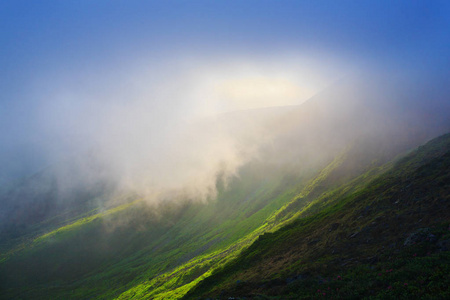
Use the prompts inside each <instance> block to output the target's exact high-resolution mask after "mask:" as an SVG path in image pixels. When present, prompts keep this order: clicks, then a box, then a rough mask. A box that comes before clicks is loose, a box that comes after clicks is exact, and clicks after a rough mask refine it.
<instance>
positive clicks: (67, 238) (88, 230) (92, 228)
mask: <svg viewBox="0 0 450 300" xmlns="http://www.w3.org/2000/svg"><path fill="white" fill-rule="evenodd" d="M362 145H366V146H362ZM366 148H367V143H361V142H360V143H357V142H355V144H354V145H353V146H349V147H347V149H345V150H344V151H343V152H342V153H341V154H339V155H337V156H336V157H335V159H334V160H332V161H331V162H330V163H329V164H328V165H327V166H326V167H325V168H323V169H322V170H321V171H320V172H317V171H315V172H314V171H312V170H310V171H309V173H305V174H300V175H299V174H297V175H295V176H286V174H285V170H282V169H279V170H274V169H272V168H267V167H262V166H260V165H254V166H250V167H248V168H247V169H246V170H243V172H242V174H241V176H240V178H239V179H238V180H235V181H233V182H232V183H231V185H230V186H229V187H228V188H227V189H222V191H221V192H220V195H219V198H218V199H217V201H215V202H212V203H209V204H207V205H204V204H182V205H167V206H165V207H160V208H158V210H157V211H158V213H156V214H155V213H154V211H153V208H152V207H148V206H146V205H143V204H142V203H140V202H139V201H136V202H134V203H133V204H127V205H124V206H121V207H118V208H116V209H114V210H110V211H106V212H103V213H97V214H94V215H92V214H91V215H88V216H86V217H84V218H82V219H79V220H76V221H75V222H73V223H72V224H69V225H67V226H64V227H62V228H59V229H56V230H54V231H52V232H50V233H47V234H45V235H43V236H41V237H40V238H38V239H35V240H33V242H32V243H31V244H30V243H28V244H26V245H25V246H22V247H19V248H18V249H17V248H16V250H17V251H16V252H10V253H9V254H8V255H6V256H4V259H5V260H6V261H5V262H4V263H3V264H2V265H1V266H0V275H1V276H2V277H3V278H2V282H3V286H2V287H3V289H4V292H3V293H1V294H0V296H4V297H6V298H9V297H18V296H19V295H20V296H21V297H25V298H31V297H32V298H48V297H49V296H52V297H60V298H86V297H95V298H96V297H99V298H112V297H119V298H123V299H128V298H155V299H175V298H179V297H182V296H183V295H184V294H185V293H186V292H187V291H188V290H189V289H191V288H192V287H193V286H195V285H196V284H197V283H198V282H199V281H200V280H202V279H204V278H206V277H207V276H209V275H210V274H211V273H212V272H213V271H214V270H215V269H217V268H220V267H222V266H224V265H225V264H226V263H228V262H230V261H231V260H233V259H234V258H235V257H237V255H238V254H239V253H240V252H241V251H242V250H243V249H245V248H247V247H248V246H249V245H251V244H252V243H253V242H254V241H255V240H256V239H257V238H258V237H259V236H260V235H263V234H264V233H266V232H270V231H274V230H276V229H279V228H281V227H282V226H283V225H286V224H288V223H290V222H291V220H293V219H295V218H298V217H299V215H301V214H308V213H311V212H312V211H314V209H316V210H317V209H321V206H323V205H324V204H326V203H327V202H329V201H330V199H332V198H333V197H336V196H338V195H343V194H348V193H350V192H351V191H354V190H356V189H358V188H359V187H360V186H361V184H362V183H361V182H367V181H368V180H369V179H370V178H372V177H373V176H375V175H376V174H379V173H380V172H382V171H383V170H384V169H383V168H379V167H377V166H379V165H381V164H382V163H383V162H384V161H385V160H386V156H387V157H390V156H392V155H393V153H395V151H394V152H393V151H390V152H389V151H388V152H389V153H388V154H386V153H385V152H386V151H385V150H384V149H382V148H380V149H378V152H377V151H375V152H373V149H374V147H372V148H371V151H372V152H373V153H370V154H369V155H367V154H366V152H367V150H368V149H366ZM367 156H369V157H370V160H368V159H367ZM355 162H358V163H355ZM316 169H317V168H316ZM367 170H370V172H368V173H366V174H365V175H364V176H361V177H359V178H358V179H356V180H355V184H353V186H347V187H345V188H342V189H336V187H338V186H341V185H342V184H343V183H345V182H347V181H349V180H352V179H354V178H355V177H356V176H357V175H359V174H361V173H364V172H366V171H367ZM314 173H315V175H314ZM313 175H314V176H313ZM312 176H313V177H312ZM357 183H358V184H357ZM318 196H320V197H318Z"/></svg>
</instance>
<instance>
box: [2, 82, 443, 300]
mask: <svg viewBox="0 0 450 300" xmlns="http://www.w3.org/2000/svg"><path fill="white" fill-rule="evenodd" d="M369 79H370V80H369ZM369 79H368V78H361V79H358V80H354V81H351V82H338V83H336V84H335V85H334V86H332V87H330V88H329V89H328V90H326V91H325V92H323V93H321V94H319V95H317V96H315V97H314V98H312V99H311V100H309V101H308V102H306V103H304V104H302V105H300V106H293V107H287V108H271V109H260V110H250V111H241V112H235V113H228V114H224V115H221V116H220V117H219V120H220V122H222V123H223V124H224V126H226V127H227V128H228V129H229V130H230V132H239V130H240V129H242V128H249V127H251V130H247V131H245V132H250V133H252V134H249V135H245V134H244V135H241V136H239V139H240V140H238V142H242V143H247V144H248V143H252V139H255V140H256V139H264V142H261V141H258V143H256V141H255V145H256V144H257V145H258V149H257V151H256V154H255V157H254V159H252V160H249V161H248V162H247V163H246V164H245V165H244V166H242V167H241V168H240V169H239V173H238V174H237V176H235V177H233V178H231V179H229V181H228V182H225V181H224V179H223V178H222V177H220V176H218V177H217V183H216V187H217V190H218V195H217V198H216V199H211V200H210V201H206V202H201V201H195V199H188V198H177V199H176V200H177V201H173V200H174V199H170V196H167V197H168V198H167V199H165V200H167V201H160V202H155V203H148V202H146V201H144V199H142V198H141V197H140V196H139V195H136V194H135V193H132V192H129V191H126V190H117V189H116V187H115V186H114V183H111V182H109V181H108V180H102V178H103V177H102V176H100V177H98V176H95V177H93V178H95V179H96V180H90V179H89V178H84V179H86V180H85V181H83V180H81V179H83V176H78V177H80V180H79V181H77V180H76V181H70V182H69V183H66V185H63V186H61V184H60V182H61V181H60V180H61V178H64V174H67V172H69V173H70V174H71V175H73V174H76V173H77V172H78V171H79V169H78V167H79V166H80V165H81V166H82V168H88V169H89V170H96V172H100V173H102V172H104V173H105V172H106V173H107V166H103V165H101V164H100V165H98V164H97V162H95V161H91V159H90V158H89V156H87V157H84V156H81V157H78V158H76V159H71V160H68V162H67V163H66V164H63V167H57V168H49V169H48V170H46V171H44V172H42V173H39V174H36V175H34V176H33V177H31V178H28V179H25V180H24V181H23V182H22V183H21V184H18V185H17V186H15V187H14V188H12V189H10V190H9V191H8V192H7V193H4V194H3V195H2V198H1V202H0V203H1V207H0V214H1V215H2V218H1V221H0V249H1V256H0V298H3V299H15V298H16V299H19V298H20V299H49V298H59V299H86V298H104V299H109V298H115V297H117V298H121V299H129V298H145V299H178V298H181V297H183V296H185V297H187V298H193V299H195V298H196V297H210V296H214V297H222V298H224V297H225V298H228V297H244V296H245V297H256V295H259V294H262V295H269V296H270V295H285V296H286V297H288V296H292V297H293V299H297V298H295V297H298V296H301V297H303V296H304V297H306V298H307V297H311V296H315V294H311V293H312V292H311V290H310V288H309V287H311V286H312V287H314V288H316V286H317V289H316V290H319V289H320V290H321V291H322V290H323V288H324V287H325V289H326V290H328V287H329V288H330V290H331V288H337V289H343V291H344V292H343V293H342V296H343V297H347V296H348V297H350V298H351V297H354V298H360V297H364V296H370V295H371V294H367V293H366V290H368V291H369V293H370V290H373V295H378V296H380V297H382V296H384V295H385V294H383V292H382V291H384V290H383V289H384V288H386V289H387V288H388V287H389V286H387V287H385V283H387V282H388V281H382V282H381V283H379V282H378V281H376V283H374V284H373V285H371V284H372V283H371V282H372V281H373V280H372V279H373V278H372V277H370V276H372V275H373V274H374V273H373V272H366V273H365V274H367V276H369V277H367V278H368V279H370V280H372V281H370V280H369V281H368V282H367V283H365V284H366V285H364V284H362V283H360V284H361V285H360V287H358V288H356V287H353V286H352V284H353V282H354V283H355V284H356V283H357V282H359V281H357V280H358V278H357V276H360V277H361V278H366V277H363V276H362V275H361V273H358V272H360V271H358V270H367V268H369V269H370V270H372V269H371V268H373V270H375V269H376V270H382V268H385V267H386V268H387V267H388V266H391V265H390V264H391V262H392V264H394V263H396V264H403V261H402V260H398V261H396V262H394V261H393V260H392V259H391V258H392V257H394V255H399V256H398V257H399V259H400V258H401V259H403V258H404V259H405V260H406V259H407V254H406V253H409V252H407V251H410V250H411V249H413V250H411V251H417V253H419V254H418V255H416V256H419V258H418V259H417V262H419V261H420V262H421V263H422V262H424V263H425V262H427V261H428V260H427V259H429V261H430V266H432V267H430V268H434V267H435V266H436V263H437V262H438V261H439V260H440V259H442V261H443V262H445V261H446V259H447V258H446V257H447V256H446V255H447V253H448V252H446V251H447V250H445V249H446V248H445V247H446V246H445V243H446V242H445V241H446V235H445V233H444V229H445V228H444V227H445V226H448V224H447V225H446V223H445V222H447V221H448V219H446V218H447V217H446V214H445V213H446V212H447V211H448V208H447V207H446V205H447V204H448V201H447V200H448V199H447V198H448V190H447V189H448V184H449V182H448V174H449V172H448V166H447V163H448V162H447V156H448V154H446V153H447V152H448V139H449V138H448V136H444V137H442V138H440V139H438V140H436V141H434V142H431V143H430V144H427V146H424V147H422V148H419V150H413V149H414V148H416V147H418V146H419V145H421V144H423V143H425V142H426V141H428V140H430V139H431V138H433V137H436V136H438V135H440V134H443V133H445V132H448V131H450V118H449V116H448V111H449V110H446V109H447V108H448V102H446V101H443V99H442V97H444V96H443V91H445V89H444V88H443V87H442V86H441V85H438V86H430V85H427V86H425V85H423V86H420V85H418V86H414V87H413V88H410V86H411V85H410V84H409V83H408V84H406V83H405V84H404V85H402V84H401V82H399V81H398V80H397V81H395V80H391V79H392V78H379V77H377V78H369ZM368 81H369V82H370V84H368V83H367V82H368ZM439 91H441V93H440V92H439ZM447 95H448V94H447ZM423 99H426V100H423ZM408 151H413V152H411V153H410V154H408ZM405 155H406V156H405ZM401 157H403V158H401ZM105 170H106V171H105ZM94 173H95V172H94ZM82 174H85V173H82ZM446 174H447V175H446ZM71 178H77V176H75V177H71ZM105 178H107V176H106V177H105ZM63 182H64V181H63ZM416 198H417V199H418V200H415V199H416ZM446 199H447V200H446ZM193 200H194V201H193ZM397 201H398V202H397ZM440 201H443V202H442V203H441V202H440ZM437 203H441V205H442V206H441V207H442V209H441V210H439V209H438V205H437ZM431 215H432V216H433V217H431ZM377 218H378V219H377ZM419 220H420V222H419ZM404 221H405V222H406V221H407V222H408V223H405V222H404ZM386 226H387V227H386ZM432 226H436V227H432ZM421 228H425V229H423V230H424V232H425V231H426V233H422V231H420V230H422V229H421ZM414 234H416V236H419V237H420V236H422V235H424V234H425V236H426V237H429V238H431V235H433V236H434V238H433V243H431V244H427V243H428V242H425V241H421V240H420V238H419V240H420V243H418V246H417V247H422V246H423V247H425V246H426V245H429V246H430V247H431V248H429V249H428V248H426V247H428V246H426V247H425V248H424V249H426V250H427V252H428V250H429V252H430V256H423V253H422V252H420V251H422V250H420V249H422V248H420V249H419V248H417V250H416V248H415V247H416V246H414V245H413V246H412V247H409V246H408V247H407V246H402V245H404V243H405V242H406V239H408V238H409V237H410V240H411V239H415V237H414V236H415V235H414ZM422 242H424V243H422ZM402 243H403V244H402ZM407 244H409V242H408V243H407ZM441 244H442V245H441ZM424 245H425V246H424ZM383 247H384V248H383ZM405 247H406V248H405ZM433 247H434V248H433ZM347 248H349V250H347ZM380 249H381V250H380ZM419 250H420V251H419ZM405 251H406V252H405ZM417 253H416V254H417ZM413 254H414V253H413ZM408 255H409V254H408ZM416 256H415V257H416ZM389 257H391V258H389ZM395 257H397V256H395ZM422 259H424V260H423V261H422ZM407 265H408V263H407V262H405V264H403V265H402V266H407ZM408 266H409V265H408ZM353 267H354V268H356V269H352V268H353ZM413 267H417V266H416V265H415V264H411V268H413ZM390 268H391V267H390ZM390 268H389V270H390ZM405 268H406V267H405ZM392 269H394V268H393V267H392ZM354 270H356V271H354ZM401 270H405V269H401ZM427 270H428V271H429V270H431V269H427ZM442 270H443V271H445V270H446V269H442ZM428 271H427V272H428ZM352 272H354V273H352ZM355 272H356V273H355ZM361 272H363V271H361ZM392 272H393V273H392ZM392 272H391V271H389V275H386V276H391V275H392V276H394V277H392V278H394V279H395V280H396V281H395V280H394V281H392V282H389V283H390V284H393V286H395V288H396V291H400V290H399V289H397V287H398V286H399V285H400V283H399V282H400V281H399V280H400V279H403V277H402V276H403V275H402V274H404V273H405V272H406V271H405V272H403V271H400V270H399V271H398V272H399V273H396V272H397V270H396V271H392ZM402 272H403V273H402ZM430 272H431V271H430ZM391 273H392V274H391ZM352 274H357V276H356V275H352ZM383 274H384V273H383ZM344 275H345V276H344ZM333 276H334V277H336V278H337V276H340V278H345V282H346V283H348V284H349V285H347V286H346V285H344V284H343V285H340V286H336V287H335V286H334V285H330V284H328V282H331V281H332V279H333V278H334V277H333ZM383 276H385V275H383ZM405 276H406V275H405ZM408 276H409V275H408ZM427 276H428V275H427ZM430 276H431V275H430ZM383 278H385V277H383ZM404 278H406V277H404ZM397 279H398V280H397ZM339 280H340V279H339ZM383 280H384V279H383ZM423 280H429V281H427V282H431V283H432V288H431V290H430V291H423V293H424V295H431V294H433V293H435V294H436V295H444V294H443V293H444V291H441V290H438V287H437V285H438V284H439V283H440V282H445V280H444V279H442V280H441V278H440V277H439V278H438V279H433V280H431V279H423ZM291 282H292V284H291ZM324 282H326V283H327V284H328V285H323V284H324ZM404 283H408V282H404ZM412 283H414V284H413V285H412V286H414V287H417V288H419V287H418V285H417V282H416V281H414V282H412V281H409V284H412ZM435 284H436V285H435ZM291 287H292V288H291ZM352 288H353V289H355V290H356V292H355V293H354V294H350V290H351V289H352ZM386 291H388V290H386ZM402 291H403V290H402ZM325 293H326V292H325ZM386 295H390V294H386ZM394 295H396V294H394Z"/></svg>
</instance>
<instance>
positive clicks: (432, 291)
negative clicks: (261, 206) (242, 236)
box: [185, 135, 450, 299]
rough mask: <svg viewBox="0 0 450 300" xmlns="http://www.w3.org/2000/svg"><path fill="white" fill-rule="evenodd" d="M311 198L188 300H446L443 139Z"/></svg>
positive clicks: (448, 202)
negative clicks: (403, 299) (232, 299)
mask: <svg viewBox="0 0 450 300" xmlns="http://www.w3.org/2000/svg"><path fill="white" fill-rule="evenodd" d="M380 172H381V173H382V174H381V175H379V173H380ZM326 177H328V178H332V177H333V176H331V174H328V176H326ZM324 180H325V181H326V179H325V178H324ZM329 186H332V185H329ZM324 190H325V192H323V191H324ZM312 194H314V195H315V196H316V197H314V199H312V200H310V201H308V203H309V204H308V205H307V206H306V207H304V208H303V209H298V208H296V209H293V211H298V213H297V214H296V216H297V217H299V218H298V220H296V221H294V222H292V223H291V224H289V225H287V226H285V227H283V228H281V229H280V230H278V231H276V232H274V233H270V234H265V235H263V236H261V237H259V239H258V240H257V241H256V242H255V243H253V244H252V245H251V246H250V247H249V248H248V249H246V250H245V251H244V252H243V253H242V254H241V255H239V256H238V258H237V259H235V260H233V261H232V262H231V263H228V264H226V265H225V266H224V267H222V268H220V269H219V270H218V271H216V272H214V273H213V274H212V275H211V276H209V277H208V278H206V279H205V280H203V281H202V282H201V283H200V284H199V285H198V286H197V287H195V288H194V289H193V290H192V291H191V292H189V293H188V294H187V295H186V296H185V298H186V299H191V298H192V299H196V298H198V297H199V296H202V295H203V296H204V297H206V296H214V297H219V298H224V299H226V298H228V297H229V296H233V297H243V296H246V297H247V298H252V297H254V298H272V297H273V298H281V299H286V298H292V299H299V298H305V299H310V298H315V297H319V296H320V297H330V296H331V297H333V298H346V299H347V298H354V299H360V298H363V297H369V298H370V297H375V298H382V299H385V298H392V299H395V298H399V297H412V296H417V295H421V296H422V297H436V298H440V299H443V298H448V297H449V296H450V294H449V290H448V286H449V284H450V281H449V278H448V275H447V274H448V273H449V272H450V264H449V263H450V255H449V251H448V250H449V246H448V245H449V243H450V242H449V239H450V231H449V229H450V228H449V221H450V215H449V213H448V212H449V211H450V207H449V206H450V198H449V197H450V135H445V136H442V137H440V138H438V139H435V140H433V141H431V142H430V143H428V144H426V145H425V146H422V147H419V148H418V149H417V150H416V151H414V152H413V153H411V154H409V155H408V156H406V157H405V158H403V159H401V160H400V161H398V162H397V163H395V164H394V165H392V164H388V165H386V166H385V167H384V169H383V168H378V169H377V168H375V169H372V170H370V171H368V172H367V173H365V174H363V175H361V176H359V177H358V178H356V179H354V180H352V181H350V182H348V183H347V184H344V185H342V186H339V187H337V188H335V189H328V190H327V189H322V190H320V189H319V190H318V191H317V192H315V193H312ZM291 206H295V203H292V204H291ZM288 207H289V206H288ZM408 237H409V238H410V240H412V241H413V242H410V243H408V242H406V241H407V239H408ZM405 242H406V245H405ZM262 294H265V295H266V296H261V295H262ZM257 295H260V296H257Z"/></svg>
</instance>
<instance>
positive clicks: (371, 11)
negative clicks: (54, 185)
mask: <svg viewBox="0 0 450 300" xmlns="http://www.w3.org/2000/svg"><path fill="white" fill-rule="evenodd" d="M449 53H450V2H449V1H364V0H363V1H320V0H319V1H301V0H297V1H283V0H281V1H264V0H262V1H171V0H169V1H119V0H117V1H87V0H86V1H80V0H77V1H71V0H66V1H21V0H10V1H8V0H2V1H0V70H1V72H0V125H1V127H2V131H1V133H0V143H1V146H2V149H1V150H0V162H1V163H2V164H4V165H7V166H10V168H9V169H11V170H13V169H15V170H24V169H25V170H28V168H29V166H30V165H33V164H36V163H35V162H36V161H40V158H39V151H43V150H42V149H41V147H40V146H39V145H38V144H39V143H46V142H47V140H48V139H51V137H50V136H51V135H49V134H42V132H41V131H40V129H39V125H38V124H37V123H38V121H36V120H37V119H39V120H41V119H42V118H44V119H45V118H51V117H53V116H50V114H58V113H59V112H60V111H57V110H56V111H52V112H51V113H49V115H46V114H45V113H42V107H43V106H42V103H43V101H47V102H46V105H48V101H50V103H52V102H51V101H53V100H48V99H51V98H52V97H54V93H53V91H54V90H58V89H61V88H62V86H63V85H64V84H65V83H66V82H71V89H74V90H82V92H81V94H82V95H90V96H89V97H88V98H89V99H90V101H95V96H92V95H97V94H102V95H104V93H103V92H102V91H99V90H97V89H96V88H94V87H90V86H89V85H90V84H92V85H93V86H97V85H101V84H103V85H104V86H107V85H116V84H117V82H118V81H119V79H117V78H122V77H123V76H124V75H123V73H124V72H126V71H127V70H130V69H133V70H134V71H135V70H136V69H139V66H140V65H144V64H145V63H143V62H154V63H155V64H158V65H159V67H158V70H159V71H158V74H160V73H159V72H160V70H161V68H164V67H161V66H160V65H163V66H167V65H170V66H171V68H175V69H176V68H177V66H176V63H173V61H176V58H179V57H189V58H193V60H195V61H197V62H198V61H201V60H202V59H203V58H207V59H206V60H208V63H207V64H208V65H210V64H211V61H219V62H220V61H221V60H223V61H227V60H230V59H231V60H233V59H232V58H233V57H239V60H238V61H240V60H245V59H246V58H248V59H249V60H251V59H254V58H255V57H256V58H257V59H256V60H260V61H261V60H266V61H268V60H274V59H275V60H276V59H277V58H280V60H283V57H284V56H289V55H294V56H295V55H297V54H299V55H303V57H307V56H308V55H312V56H314V55H315V58H314V60H315V61H320V60H323V61H324V62H323V63H324V64H326V62H327V60H328V59H329V60H330V62H333V63H334V64H335V67H334V69H333V70H334V71H333V72H334V73H333V72H331V73H333V74H335V73H336V72H339V70H338V71H336V69H339V68H340V69H341V70H342V72H343V73H345V68H346V65H348V68H354V67H355V66H356V67H358V66H359V65H370V66H372V67H373V66H375V67H376V66H382V65H389V66H390V67H392V66H398V68H403V69H405V70H414V71H421V70H424V71H427V72H437V73H441V74H444V76H445V75H447V74H448V69H449V56H450V55H449ZM174 58H175V59H174ZM322 58H323V59H322ZM303 59H304V58H303ZM285 64H289V63H286V62H283V63H280V64H279V68H282V66H283V65H285ZM145 68H146V69H148V68H150V69H151V68H152V63H149V66H145ZM318 68H319V67H318ZM268 69H270V68H268ZM319 69H320V68H319ZM325 69H326V68H324V70H325ZM134 71H133V72H134ZM320 72H322V71H320ZM323 72H324V73H327V72H328V71H326V70H325V71H323ZM162 73H164V72H162ZM331 73H330V74H331ZM89 74H91V75H90V76H92V78H93V79H91V80H87V79H86V77H87V75H89ZM230 74H232V72H231V73H230ZM99 76H102V77H108V76H112V77H114V79H111V80H109V79H107V78H106V79H103V81H101V80H100V79H98V78H96V77H99ZM162 76H167V77H170V76H171V75H170V72H168V74H165V75H162ZM227 76H228V75H227ZM230 76H232V75H230ZM324 76H325V75H324ZM325 77H326V76H325ZM96 80H100V81H101V82H102V83H99V82H97V81H96ZM180 86H181V87H182V86H183V85H179V86H177V88H180ZM90 91H92V93H91V94H92V95H91V94H90ZM114 93H116V92H114ZM75 94H76V93H75ZM74 97H76V95H75V96H74ZM44 98H47V99H44ZM99 98H102V97H99ZM92 99H94V100H92ZM80 101H81V100H80ZM99 101H100V100H99ZM155 105H156V104H155ZM177 105H178V104H177ZM69 106H70V105H69ZM70 107H72V106H70ZM166 109H168V108H166ZM169 109H170V107H169ZM36 111H39V112H40V113H39V114H40V115H39V116H37V113H36ZM62 115H63V116H64V114H62ZM58 122H61V120H60V121H58ZM58 122H54V123H52V124H53V125H52V126H55V127H58V126H60V125H61V126H62V123H61V124H60V123H58ZM39 149H40V150H39ZM37 165H39V163H37ZM6 169H8V168H6ZM20 172H22V171H20ZM20 172H19V171H16V173H17V174H19V173H20ZM3 176H5V175H4V174H3ZM0 177H1V176H0Z"/></svg>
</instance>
